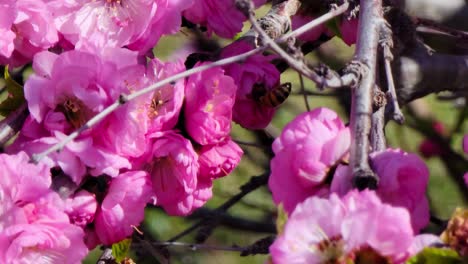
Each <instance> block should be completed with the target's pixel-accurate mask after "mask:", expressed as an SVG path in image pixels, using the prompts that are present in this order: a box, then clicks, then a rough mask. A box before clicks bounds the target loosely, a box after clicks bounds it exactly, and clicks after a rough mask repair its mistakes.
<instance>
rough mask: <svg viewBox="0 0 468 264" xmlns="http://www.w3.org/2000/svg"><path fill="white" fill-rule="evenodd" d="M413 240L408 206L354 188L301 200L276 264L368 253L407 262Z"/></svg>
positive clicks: (276, 251) (276, 249)
mask: <svg viewBox="0 0 468 264" xmlns="http://www.w3.org/2000/svg"><path fill="white" fill-rule="evenodd" d="M412 239H413V231H412V229H411V224H410V218H409V215H408V212H407V211H406V210H404V209H402V208H398V207H392V206H390V205H388V204H384V203H382V202H381V201H380V199H379V198H378V197H377V196H376V194H375V193H374V192H372V191H364V192H361V193H359V192H357V191H353V192H350V193H349V194H348V195H346V196H345V197H343V198H342V199H340V198H339V197H338V196H337V195H336V194H332V195H330V197H329V198H328V199H323V198H318V197H310V198H308V199H307V200H305V201H304V202H302V203H301V204H299V205H297V206H296V208H295V209H294V212H293V213H292V214H291V215H290V217H289V219H288V221H287V223H286V225H285V226H284V230H283V232H282V233H281V234H280V235H279V236H278V238H277V239H276V241H275V242H274V243H273V245H271V247H270V253H271V256H272V258H273V262H274V263H277V264H280V263H310V264H313V263H348V262H353V261H354V260H356V259H358V258H359V257H363V256H364V257H365V256H371V257H374V259H375V260H376V262H375V263H386V262H385V261H393V262H392V263H402V256H404V254H405V252H406V250H407V249H408V248H409V246H410V245H411V243H412Z"/></svg>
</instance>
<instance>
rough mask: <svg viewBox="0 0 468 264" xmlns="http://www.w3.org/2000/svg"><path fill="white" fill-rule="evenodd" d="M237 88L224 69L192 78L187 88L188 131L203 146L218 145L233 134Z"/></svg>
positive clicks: (209, 71)
mask: <svg viewBox="0 0 468 264" xmlns="http://www.w3.org/2000/svg"><path fill="white" fill-rule="evenodd" d="M236 88H237V87H236V85H235V84H234V81H233V79H232V78H231V77H229V76H226V75H224V71H223V70H222V69H221V68H212V69H209V70H206V71H202V72H200V73H198V74H195V75H192V76H190V78H189V79H188V81H187V86H186V88H185V93H186V96H185V112H184V114H185V128H186V129H187V132H188V133H189V135H190V136H191V137H192V138H193V139H194V140H195V141H197V142H198V143H199V144H202V145H207V144H216V143H219V142H221V141H223V140H224V139H225V138H226V137H227V136H228V135H229V133H230V132H231V119H232V106H233V105H234V98H235V95H236Z"/></svg>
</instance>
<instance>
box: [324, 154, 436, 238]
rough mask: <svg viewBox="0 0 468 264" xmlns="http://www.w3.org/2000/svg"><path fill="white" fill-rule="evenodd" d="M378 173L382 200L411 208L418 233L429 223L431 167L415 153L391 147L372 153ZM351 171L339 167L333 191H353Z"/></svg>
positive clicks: (372, 159)
mask: <svg viewBox="0 0 468 264" xmlns="http://www.w3.org/2000/svg"><path fill="white" fill-rule="evenodd" d="M371 163H372V167H373V170H374V172H375V173H376V174H377V175H378V176H379V180H380V181H379V187H378V189H377V194H378V195H379V197H380V198H381V199H382V201H384V202H386V203H389V204H392V205H394V206H400V207H404V208H406V209H408V211H409V212H410V214H411V223H412V225H413V229H414V231H415V233H418V232H419V231H420V230H421V229H422V228H424V227H425V226H426V225H427V224H428V223H429V203H428V201H427V198H426V188H427V184H428V180H429V170H428V169H427V167H426V165H425V164H424V162H423V161H422V160H421V159H420V158H419V157H418V156H417V155H415V154H410V153H406V152H404V151H401V150H393V149H388V150H386V151H381V152H376V153H373V154H371ZM351 177H352V176H351V173H350V172H349V171H348V170H347V168H346V167H345V166H342V167H338V168H337V170H336V173H335V175H334V178H333V181H332V185H331V191H332V192H337V193H339V194H340V195H345V194H346V193H347V192H348V191H349V190H351V188H352V186H351V182H352V179H351Z"/></svg>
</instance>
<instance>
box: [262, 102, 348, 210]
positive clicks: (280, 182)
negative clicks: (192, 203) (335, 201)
mask: <svg viewBox="0 0 468 264" xmlns="http://www.w3.org/2000/svg"><path fill="white" fill-rule="evenodd" d="M349 146H350V134H349V129H348V128H347V127H345V125H344V124H343V122H342V121H341V119H340V118H339V117H338V115H337V114H336V113H335V112H333V111H332V110H330V109H327V108H317V109H315V110H313V111H311V112H306V113H303V114H301V115H299V116H297V117H296V118H295V119H294V120H293V121H291V122H290V123H289V124H287V125H286V127H285V128H284V129H283V131H282V133H281V135H280V137H278V138H277V139H276V140H275V141H274V142H273V151H274V153H275V157H274V158H273V159H272V160H271V163H270V164H271V175H270V179H269V182H268V186H269V187H270V190H271V191H272V193H273V200H274V201H275V203H277V204H279V203H283V205H284V207H285V209H286V211H288V212H291V211H292V210H293V209H294V207H295V206H296V204H297V203H299V202H301V201H303V200H304V199H305V198H307V197H308V196H311V195H314V194H317V193H318V192H320V193H322V194H323V193H326V189H323V187H326V186H324V184H325V183H324V182H325V180H326V178H327V176H328V172H329V171H330V169H331V168H332V167H334V166H336V165H338V163H339V162H340V161H341V160H343V159H345V158H346V155H347V153H348V149H349Z"/></svg>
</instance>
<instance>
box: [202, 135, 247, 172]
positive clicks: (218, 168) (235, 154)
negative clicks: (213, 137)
mask: <svg viewBox="0 0 468 264" xmlns="http://www.w3.org/2000/svg"><path fill="white" fill-rule="evenodd" d="M242 154H244V152H243V151H242V149H241V148H240V147H239V146H238V145H237V144H236V143H235V142H234V141H232V140H231V139H229V138H228V139H226V140H225V141H223V142H221V143H219V144H217V145H205V146H202V147H201V149H200V150H199V151H198V155H199V157H198V161H199V164H200V173H199V177H202V178H207V179H216V178H219V177H223V176H226V175H228V174H229V173H231V172H232V171H233V170H234V169H235V168H236V167H237V165H238V164H239V162H240V160H241V157H242Z"/></svg>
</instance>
